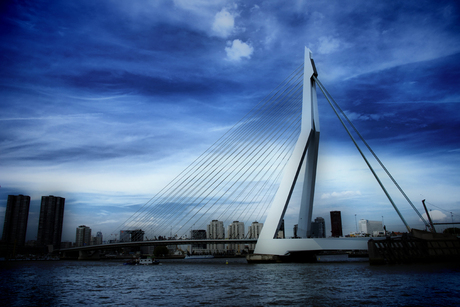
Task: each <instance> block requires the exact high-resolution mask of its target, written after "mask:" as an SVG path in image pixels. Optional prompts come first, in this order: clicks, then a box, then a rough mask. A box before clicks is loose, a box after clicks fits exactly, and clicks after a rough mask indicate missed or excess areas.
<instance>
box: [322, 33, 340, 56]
mask: <svg viewBox="0 0 460 307" xmlns="http://www.w3.org/2000/svg"><path fill="white" fill-rule="evenodd" d="M318 40H319V46H318V53H320V54H330V53H333V52H336V51H337V50H339V48H340V41H339V40H338V39H335V38H332V37H330V36H328V37H325V36H323V37H320V38H319V39H318Z"/></svg>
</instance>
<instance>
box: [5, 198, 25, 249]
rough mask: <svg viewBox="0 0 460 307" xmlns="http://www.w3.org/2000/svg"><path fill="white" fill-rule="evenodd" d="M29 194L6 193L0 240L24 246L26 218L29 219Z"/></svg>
mask: <svg viewBox="0 0 460 307" xmlns="http://www.w3.org/2000/svg"><path fill="white" fill-rule="evenodd" d="M29 207H30V196H27V195H8V200H7V203H6V211H5V222H4V224H3V235H2V241H3V242H5V243H8V244H16V245H17V246H24V244H25V242H26V232H27V220H28V219H29Z"/></svg>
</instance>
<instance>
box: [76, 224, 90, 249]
mask: <svg viewBox="0 0 460 307" xmlns="http://www.w3.org/2000/svg"><path fill="white" fill-rule="evenodd" d="M90 244H91V228H89V227H88V226H85V225H80V226H78V227H77V234H76V238H75V245H76V246H77V247H80V246H88V245H90Z"/></svg>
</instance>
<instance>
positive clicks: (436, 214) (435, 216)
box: [422, 210, 447, 221]
mask: <svg viewBox="0 0 460 307" xmlns="http://www.w3.org/2000/svg"><path fill="white" fill-rule="evenodd" d="M422 216H423V218H424V219H425V220H426V221H428V216H427V215H426V213H423V214H422ZM430 216H431V220H433V221H444V220H445V219H446V218H447V215H445V214H444V213H442V212H441V211H439V210H432V211H430Z"/></svg>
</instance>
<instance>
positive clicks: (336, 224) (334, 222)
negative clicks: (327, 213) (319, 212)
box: [331, 211, 343, 237]
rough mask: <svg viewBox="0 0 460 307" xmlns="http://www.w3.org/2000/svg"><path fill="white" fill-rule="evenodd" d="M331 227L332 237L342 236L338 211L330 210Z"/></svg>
mask: <svg viewBox="0 0 460 307" xmlns="http://www.w3.org/2000/svg"><path fill="white" fill-rule="evenodd" d="M331 228H332V230H331V233H332V234H331V236H332V237H343V233H342V215H341V212H340V211H331Z"/></svg>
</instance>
